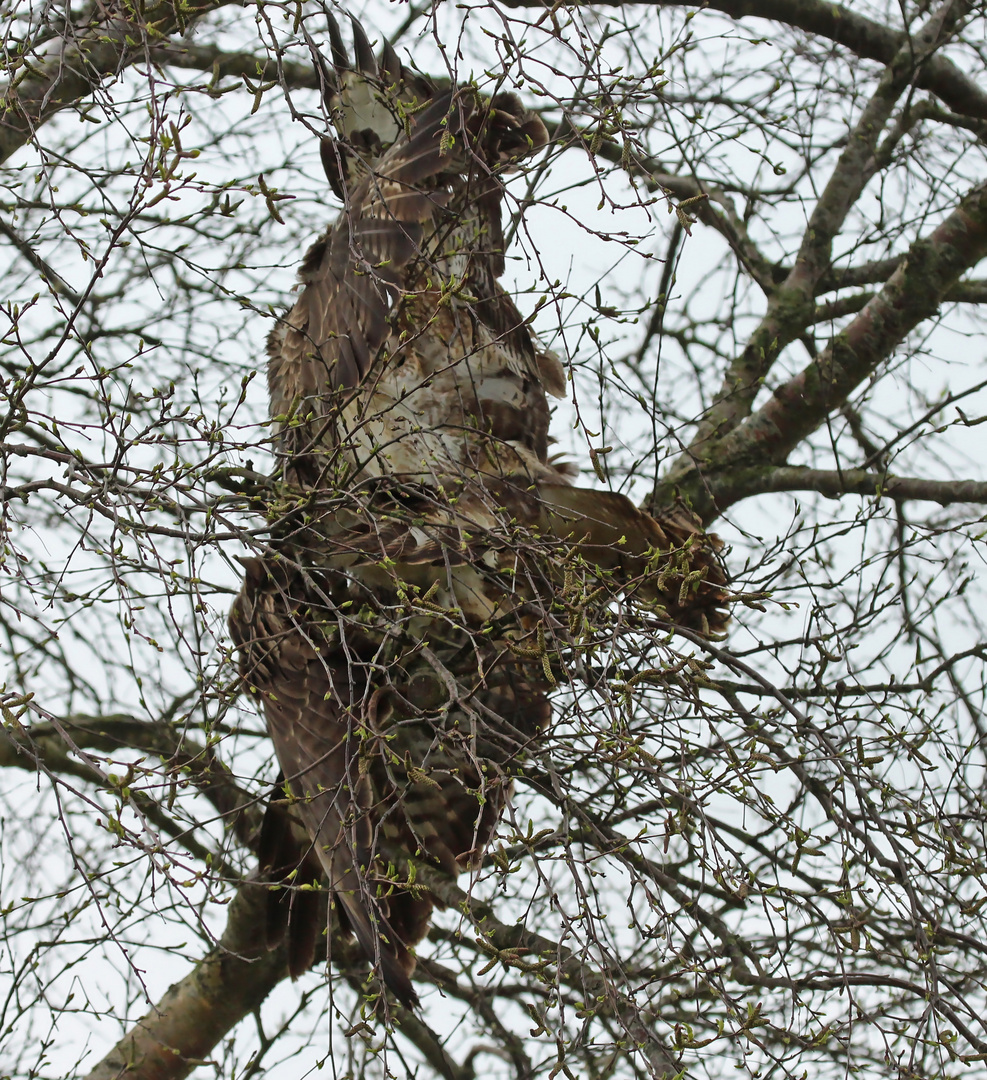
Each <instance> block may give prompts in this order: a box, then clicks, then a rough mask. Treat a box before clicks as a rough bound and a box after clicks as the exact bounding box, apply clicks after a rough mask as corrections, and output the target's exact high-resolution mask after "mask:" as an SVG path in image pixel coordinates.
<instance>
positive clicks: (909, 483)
mask: <svg viewBox="0 0 987 1080" xmlns="http://www.w3.org/2000/svg"><path fill="white" fill-rule="evenodd" d="M713 491H714V497H715V498H716V500H717V502H720V503H723V502H727V503H729V504H732V503H736V502H739V501H740V500H741V499H747V498H750V497H751V496H753V495H762V494H764V493H765V492H769V491H816V492H818V493H819V494H820V495H826V496H828V497H829V498H832V499H838V498H840V497H842V496H843V495H863V496H865V497H874V498H881V499H916V500H920V501H924V502H936V503H939V504H940V505H941V506H949V505H951V504H952V503H976V504H983V503H987V482H985V481H981V480H923V479H921V478H920V477H912V476H890V475H888V474H886V473H879V472H870V471H868V470H866V469H840V470H836V469H805V468H800V467H798V466H794V465H766V466H762V467H758V468H751V469H733V470H731V471H730V474H729V477H728V478H725V479H724V480H723V481H722V482H714V484H713Z"/></svg>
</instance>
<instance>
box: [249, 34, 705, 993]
mask: <svg viewBox="0 0 987 1080" xmlns="http://www.w3.org/2000/svg"><path fill="white" fill-rule="evenodd" d="M354 37H355V49H356V54H357V69H356V70H354V69H351V68H350V67H348V66H347V61H346V56H345V50H344V49H343V45H342V42H341V39H340V37H339V32H338V30H337V29H335V27H334V26H333V27H332V28H331V46H332V56H333V61H334V68H333V69H329V68H328V67H327V66H326V65H325V64H324V63H323V62H322V61H321V58H317V65H318V69H319V71H320V72H321V76H322V79H323V84H324V99H325V101H326V105H327V108H328V111H329V112H330V114H331V116H332V117H333V121H334V126H335V129H336V136H335V137H327V138H326V139H325V140H324V143H323V152H322V157H323V163H324V165H325V168H326V173H327V177H328V179H329V182H330V185H331V187H332V188H333V190H334V191H336V193H337V194H338V195H339V196H340V197H341V198H342V199H343V202H344V207H343V210H342V212H341V213H340V215H339V217H338V218H337V220H336V221H335V223H334V224H333V225H332V226H331V227H330V228H329V229H328V231H327V232H326V233H325V234H324V235H323V236H322V237H321V238H320V239H319V240H318V241H317V242H316V244H315V245H314V246H313V247H312V248H311V250H310V251H309V252H308V254H307V255H306V257H305V260H304V263H303V264H302V268H301V271H300V280H301V288H300V291H299V293H298V296H297V299H296V301H295V304H294V306H293V307H292V308H291V310H290V311H289V312H288V313H287V315H286V316H285V317H284V318H283V319H282V320H281V321H280V322H279V324H278V325H277V327H276V328H275V330H274V331H273V332H272V334H271V337H270V341H269V357H270V359H269V369H268V370H269V383H270V393H271V413H272V418H273V421H274V425H275V449H276V451H277V453H278V456H279V461H280V467H281V475H282V477H283V480H284V488H283V490H284V492H285V500H284V503H283V505H282V506H281V513H280V516H278V515H276V514H274V512H273V511H272V515H274V519H273V520H272V541H271V543H270V545H269V548H268V549H267V550H266V551H265V552H264V553H263V556H262V557H261V558H252V559H247V560H244V563H245V567H246V574H245V579H244V584H243V588H242V590H241V593H240V595H239V597H238V598H237V601H236V603H235V605H234V608H233V612H232V615H231V620H230V622H231V629H232V633H233V637H234V639H235V641H236V643H237V645H238V647H239V650H240V667H241V671H242V673H243V677H244V680H245V683H246V685H247V686H248V688H249V690H250V692H251V693H252V694H254V695H255V696H256V697H257V698H258V699H259V701H260V702H261V703H262V707H263V709H264V713H265V715H266V718H267V723H268V727H269V729H270V733H271V738H272V740H273V742H274V746H275V750H276V752H277V756H278V760H279V762H280V764H281V768H282V771H283V774H284V789H285V792H286V797H285V799H282V800H275V803H274V804H273V806H272V810H271V811H270V814H269V819H268V823H267V825H266V826H265V836H264V841H263V844H262V846H263V848H264V851H263V852H262V857H263V860H264V863H265V865H266V867H267V869H268V872H269V873H270V874H271V876H272V878H273V879H276V880H285V881H286V882H288V883H290V884H291V885H292V886H294V887H293V888H292V889H290V890H288V891H287V892H286V893H285V894H284V895H285V896H288V897H291V899H290V900H289V902H288V906H289V907H290V909H291V920H290V921H291V927H290V930H291V935H290V936H291V938H292V952H291V957H292V959H291V964H292V972H293V974H297V973H298V971H300V970H301V969H303V968H304V967H305V966H307V965H308V964H309V963H311V960H312V954H313V951H314V948H315V941H316V936H317V935H316V934H315V933H314V932H313V929H312V919H313V912H314V911H316V910H317V907H316V905H314V904H313V903H312V902H311V894H309V893H307V892H306V890H305V889H302V888H301V886H303V885H305V884H307V883H312V882H314V881H316V879H317V878H318V877H319V876H320V873H321V874H323V875H324V876H325V878H326V879H327V880H328V883H329V888H330V890H331V892H332V894H333V895H334V897H335V898H336V900H337V901H338V905H337V906H338V907H339V908H340V909H341V911H342V921H343V923H344V925H346V926H348V927H349V928H350V929H352V930H353V932H354V933H355V934H356V936H357V938H358V940H359V941H360V943H361V945H362V946H363V949H364V950H365V952H366V953H367V955H368V956H369V957H370V958H371V959H372V960H373V961H374V963H375V965H376V967H377V970H378V971H379V973H380V974H381V976H382V977H383V980H384V982H385V984H386V985H387V986H389V987H390V988H391V989H392V990H393V991H394V992H395V993H396V994H397V995H398V997H399V998H401V999H402V1000H404V1001H405V1002H406V1003H411V1002H413V1001H414V1000H415V995H414V991H413V989H412V985H411V973H412V970H413V967H414V958H413V956H412V954H411V952H410V951H409V950H410V949H411V948H412V947H413V946H414V945H415V944H416V943H417V942H418V941H419V940H420V939H421V938H422V936H423V935H424V934H425V932H426V930H427V927H428V920H429V916H430V914H431V911H432V907H433V902H434V901H433V898H432V897H431V896H430V895H429V894H428V893H427V892H424V891H423V890H421V889H420V888H416V889H408V888H401V886H400V884H397V885H395V882H396V881H397V882H400V880H402V879H404V880H406V875H407V872H408V871H407V867H406V866H402V865H401V855H402V853H404V854H407V855H411V856H413V857H417V858H420V859H424V860H426V861H429V862H432V863H433V864H435V865H436V866H438V867H441V868H442V869H444V870H445V871H446V872H448V873H449V874H452V875H455V874H456V873H458V872H459V871H461V870H463V869H467V868H470V867H473V866H475V865H476V864H477V863H478V861H479V859H480V858H481V856H482V854H483V851H484V849H485V848H486V846H487V844H488V843H489V841H490V838H491V836H492V835H493V832H494V830H495V828H496V826H497V822H498V820H499V818H500V815H501V812H502V810H503V807H504V804H505V801H506V799H507V797H508V793H509V790H510V783H511V775H512V773H514V772H516V771H517V768H518V766H519V764H520V763H521V762H522V761H523V759H524V756H525V754H526V752H527V751H528V750H529V748H530V746H531V744H532V742H533V741H534V740H535V739H536V738H537V736H538V733H539V732H540V731H541V730H542V729H543V727H544V725H545V724H546V723H547V722H548V720H549V718H550V715H551V710H550V704H549V693H550V691H551V690H552V687H553V686H554V684H555V682H556V681H557V679H559V678H562V677H564V671H563V669H562V668H561V667H560V659H559V658H560V656H561V655H562V653H563V652H564V650H565V648H566V636H565V628H564V622H560V619H559V617H558V614H557V612H558V611H559V610H562V609H561V608H560V607H559V605H558V603H556V604H555V607H554V609H553V602H554V601H556V599H557V595H558V593H559V590H561V588H562V584H563V579H565V581H566V583H567V584H566V588H567V589H568V588H571V587H572V580H573V578H576V579H579V580H582V581H586V582H588V583H589V584H588V586H587V588H588V589H591V588H594V587H596V586H597V585H598V584H600V583H603V584H605V585H606V584H609V586H610V588H611V589H612V590H613V592H620V591H623V592H636V593H637V595H639V596H641V597H642V598H644V599H647V600H650V601H657V602H660V603H661V604H663V605H664V608H665V610H666V611H667V615H668V618H669V619H670V620H671V621H672V622H674V623H676V624H678V625H683V626H688V627H690V628H692V629H695V630H698V631H699V632H702V633H717V632H719V631H721V630H722V628H723V626H724V623H725V613H724V609H723V605H724V601H725V592H724V585H725V579H724V577H723V574H722V571H721V569H720V566H719V564H718V562H717V560H716V558H715V554H714V551H715V548H716V546H717V545H716V542H715V541H711V540H710V538H708V537H704V536H703V534H702V533H701V531H700V530H699V528H698V527H697V525H696V524H695V523H694V521H692V520H691V516H690V515H689V514H688V513H687V512H686V511H685V510H683V509H682V508H672V509H670V510H669V512H668V513H667V514H665V515H660V516H659V517H658V518H657V519H656V518H653V517H650V516H648V515H647V514H644V513H643V512H641V511H640V510H638V509H636V508H635V507H634V506H633V505H632V504H631V503H630V502H629V501H628V500H627V499H626V498H624V497H623V496H621V495H616V494H614V493H611V492H599V491H591V490H588V489H580V488H575V487H572V486H571V481H570V475H569V471H568V470H567V469H565V468H561V467H559V466H558V465H557V464H555V463H553V461H552V460H551V459H550V458H549V454H548V444H549V440H548V424H549V404H548V398H549V396H561V395H562V394H563V393H564V392H565V386H566V383H565V377H564V371H563V369H562V366H561V364H560V362H559V360H558V358H557V357H555V356H554V355H553V354H552V353H549V352H547V351H546V350H545V349H543V348H542V347H541V346H540V345H539V343H538V342H537V341H536V339H535V338H534V337H533V336H532V334H531V332H530V330H529V328H528V325H527V323H526V322H525V320H524V319H523V318H522V316H521V314H520V313H519V312H518V310H517V307H516V306H515V304H514V302H513V300H512V299H511V298H510V296H508V295H507V293H506V292H505V291H504V290H503V288H502V287H501V285H500V284H499V282H498V278H499V276H500V275H501V273H502V271H503V266H504V255H503V231H502V226H501V202H502V199H503V187H502V182H501V179H500V176H501V174H502V173H503V172H504V170H505V169H509V168H510V167H512V166H513V165H514V164H515V163H516V162H518V161H520V160H521V159H523V158H524V157H527V156H529V155H531V154H533V153H535V152H536V151H538V150H539V149H541V148H542V147H543V146H544V145H545V143H546V141H547V132H546V130H545V128H544V125H543V124H542V123H541V121H540V120H539V119H538V118H537V117H536V116H534V115H533V114H532V113H530V112H528V111H526V110H525V109H524V108H523V107H522V105H521V104H520V102H519V101H518V99H517V98H516V97H515V96H514V95H512V94H498V95H496V96H495V97H494V98H493V99H492V100H487V99H484V98H482V97H480V96H479V95H478V94H476V93H475V92H474V91H473V90H472V89H471V88H458V89H450V90H445V91H441V92H439V91H436V90H434V89H433V87H432V84H431V83H430V82H429V81H428V80H425V79H423V78H422V77H420V76H413V75H411V74H410V73H409V72H408V71H407V70H406V69H405V68H403V67H402V66H401V65H400V63H399V62H398V60H397V58H396V57H395V55H394V54H393V51H391V50H389V49H385V50H384V53H383V54H382V56H381V58H380V61H379V63H378V62H377V61H375V60H374V58H373V54H372V51H371V49H370V46H369V43H368V42H367V40H366V38H365V35H363V32H362V30H360V29H359V27H358V26H355V27H354ZM313 50H314V46H313ZM604 595H606V590H604ZM611 595H612V593H611ZM603 602H604V603H605V602H606V601H605V599H604V601H603ZM563 606H564V605H563ZM553 611H554V613H553ZM306 838H308V840H309V841H310V844H309V843H308V842H307V841H306ZM293 872H294V873H293ZM292 873H293V876H292ZM283 907H284V905H283V906H282V909H283Z"/></svg>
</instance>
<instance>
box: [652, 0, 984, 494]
mask: <svg viewBox="0 0 987 1080" xmlns="http://www.w3.org/2000/svg"><path fill="white" fill-rule="evenodd" d="M964 10H965V4H962V3H960V0H946V2H945V3H943V4H941V5H940V7H939V8H938V9H937V11H936V13H935V14H934V15H933V16H932V17H931V18H930V19H929V20H928V22H927V23H926V25H925V26H924V27H923V29H922V32H921V34H920V35H918V37H917V39H916V40H912V39H908V40H907V41H905V42H904V43H903V44H902V46H901V48H900V49H899V50H898V52H897V53H896V54H895V56H894V57H893V59H892V61H891V63H890V64H889V65H888V67H887V68H886V70H885V72H884V74H883V76H882V77H881V79H880V81H879V83H878V85H877V88H876V89H875V91H874V93H873V95H872V96H871V98H870V100H869V101H868V103H867V105H866V106H865V108H864V109H863V111H862V112H861V114H860V116H859V118H858V119H857V122H856V124H855V125H854V128H853V131H851V133H850V135H849V137H848V139H847V143H846V146H845V148H844V150H843V152H842V153H841V154H840V157H839V160H838V161H837V163H836V166H835V167H834V169H833V171H832V174H831V175H830V177H829V180H828V181H827V183H826V186H825V188H824V189H823V191H822V193H821V195H820V196H819V199H818V201H817V202H816V205H815V206H814V208H813V210H812V214H811V215H810V218H809V221H808V224H807V226H806V229H805V232H804V234H803V238H802V243H801V245H800V248H799V253H798V256H797V257H796V260H795V264H794V266H793V267H792V269H791V272H790V273H789V274H788V277H787V278H786V280H785V282H784V283H783V284H782V285H781V286H780V287H779V288H778V289H777V290H775V291H774V292H773V293H771V295H770V296H769V301H768V309H767V311H766V312H765V315H764V318H763V319H762V320H761V323H760V325H759V326H758V327H757V329H756V330H755V331H754V333H753V334H752V335H751V338H750V340H749V342H748V344H747V346H746V348H745V349H744V350H743V351H742V352H741V353H740V355H739V356H738V357H737V358H736V360H735V361H734V362H733V363H732V364H731V365H730V368H729V369H728V371H727V373H726V375H725V377H724V380H723V385H722V387H721V389H720V392H719V394H718V395H717V398H716V400H715V401H714V402H713V405H712V406H711V407H710V409H709V410H708V412H707V414H706V416H705V417H704V418H703V420H702V422H701V423H700V424H699V425H698V427H697V429H696V433H695V436H694V438H693V440H692V443H691V445H690V447H689V450H688V452H687V453H685V454H683V455H682V456H681V457H680V458H679V460H678V461H677V462H676V463H675V465H673V466H672V468H671V470H670V471H669V480H672V481H674V480H676V479H678V478H680V477H682V476H683V475H685V474H686V473H688V472H689V471H690V469H691V468H692V461H693V460H694V458H695V457H696V456H698V455H702V456H705V453H706V447H707V444H708V443H709V442H710V441H712V440H714V439H717V438H720V437H722V436H724V435H726V433H727V432H729V431H731V430H732V429H734V428H735V427H736V426H737V425H738V424H739V423H741V422H742V421H743V420H744V418H745V417H747V416H748V415H749V414H750V409H751V407H752V405H753V403H754V399H755V397H756V396H757V394H758V391H759V390H760V388H761V385H762V383H763V380H764V377H765V375H766V374H767V373H768V372H769V371H770V370H771V367H772V365H773V364H774V362H775V360H776V359H777V358H778V356H780V355H781V353H782V351H783V350H784V348H785V347H786V346H787V345H788V344H790V343H791V342H792V341H794V340H796V338H798V336H799V335H800V334H801V333H802V332H803V331H804V330H805V328H806V327H807V326H809V325H811V324H812V321H813V311H814V305H813V302H812V301H813V297H814V296H815V294H816V291H817V288H818V283H819V280H820V279H821V278H822V276H823V274H824V273H826V271H827V270H828V269H829V266H830V262H831V255H832V247H833V241H834V239H835V238H836V236H837V235H838V234H839V232H840V230H841V228H842V227H843V223H844V222H845V220H846V216H847V214H848V213H849V212H850V209H851V208H852V207H853V205H854V204H855V203H856V201H857V200H858V199H859V198H860V196H861V194H862V193H863V191H864V189H865V188H866V186H867V184H868V183H869V181H870V179H871V177H872V176H873V175H874V173H875V172H876V171H877V168H878V166H877V154H878V142H879V140H880V138H881V134H882V132H883V131H884V128H885V126H886V125H887V123H888V120H889V119H890V117H891V113H892V110H893V109H894V106H895V103H896V102H897V101H898V99H899V98H900V97H901V95H902V94H903V93H904V92H905V90H906V89H907V87H908V86H909V84H910V83H911V82H912V81H913V79H914V77H915V74H916V72H917V71H918V69H919V68H920V67H921V65H922V64H923V63H925V62H926V61H927V60H928V59H929V58H930V57H931V56H932V54H933V53H934V51H935V50H936V49H938V48H939V47H941V46H942V45H943V44H944V43H945V42H946V41H948V40H949V37H950V34H951V33H952V30H953V28H954V27H955V24H956V20H957V19H958V17H959V16H960V14H961V13H962V11H964Z"/></svg>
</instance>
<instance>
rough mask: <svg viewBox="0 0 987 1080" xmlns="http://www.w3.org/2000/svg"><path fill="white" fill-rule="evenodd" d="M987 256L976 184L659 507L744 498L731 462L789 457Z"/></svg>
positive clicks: (705, 509)
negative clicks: (679, 499)
mask: <svg viewBox="0 0 987 1080" xmlns="http://www.w3.org/2000/svg"><path fill="white" fill-rule="evenodd" d="M985 255H987V185H982V186H980V187H978V188H975V189H974V190H973V191H972V192H971V193H970V194H969V195H967V196H966V198H964V199H963V201H962V202H961V203H960V205H959V206H958V207H957V208H956V209H955V210H954V211H953V212H952V213H951V214H950V215H949V217H948V218H947V219H946V220H945V221H944V222H943V223H942V224H941V225H940V226H939V227H938V228H937V229H935V230H934V231H933V232H932V233H931V235H929V236H928V237H924V238H921V239H919V240H916V241H915V243H913V244H912V246H911V248H910V249H909V252H908V255H907V257H906V258H905V259H903V260H902V261H901V263H900V264H899V266H898V269H897V270H895V272H894V274H892V276H891V278H890V279H889V281H888V283H887V284H886V285H885V287H884V288H883V289H882V290H881V292H880V293H878V295H877V296H875V297H874V298H873V299H872V300H871V301H870V302H869V303H868V304H867V306H866V307H865V308H864V310H863V311H862V312H861V313H860V314H859V315H858V316H857V317H856V318H855V319H854V320H853V322H851V323H850V325H849V326H848V327H847V328H846V330H845V331H844V332H843V333H841V334H839V335H838V336H837V337H836V338H834V339H833V340H832V341H831V342H830V343H829V345H827V347H826V348H825V349H824V350H823V351H822V352H821V353H820V354H819V355H818V356H817V357H816V358H815V359H814V360H813V361H812V363H811V364H809V366H808V367H806V368H804V369H803V370H802V371H801V372H800V373H799V374H798V375H796V376H795V377H794V378H792V379H789V380H788V381H787V382H786V383H784V384H783V385H782V386H779V387H778V389H777V390H775V392H774V394H773V395H772V396H771V398H770V399H769V400H768V401H767V402H765V404H764V405H763V406H762V407H761V408H760V409H759V410H758V411H757V412H756V413H754V414H753V415H752V416H750V417H749V418H748V419H747V420H746V421H744V423H742V424H741V425H740V426H739V427H737V428H735V429H734V430H733V431H731V432H730V433H729V434H728V435H726V436H725V437H724V438H723V439H721V440H720V441H719V442H717V443H714V444H712V446H709V447H708V448H707V450H706V453H705V461H704V463H703V464H702V467H701V471H702V476H701V477H700V475H699V473H700V466H699V463H698V462H697V461H696V460H695V459H693V461H692V464H691V468H690V469H688V470H683V471H681V472H678V475H677V476H674V477H673V476H672V475H671V474H670V475H669V477H668V478H666V479H665V480H663V481H661V482H660V483H659V484H658V485H657V487H656V490H655V494H654V498H655V500H657V502H656V505H664V502H662V500H670V499H672V498H674V495H675V492H676V491H679V492H682V493H683V494H685V495H687V497H688V498H689V499H690V500H691V502H692V505H693V508H694V509H695V510H696V512H697V513H699V514H700V516H701V517H702V518H703V519H704V520H705V521H707V522H708V521H711V520H713V518H714V517H716V515H717V514H718V513H720V512H722V511H723V510H724V509H726V507H728V506H730V505H732V504H733V502H735V501H736V498H737V497H739V496H737V495H736V493H735V491H734V484H733V482H732V481H731V479H730V477H729V470H730V468H731V467H734V466H737V465H741V464H743V463H744V462H747V461H751V460H753V459H757V460H759V461H761V462H768V461H773V462H776V463H778V464H780V463H781V462H783V461H784V460H785V458H787V456H788V455H789V453H791V451H792V450H793V449H794V448H795V447H796V446H797V445H798V444H799V443H800V442H801V441H802V440H803V439H804V438H806V437H807V436H808V435H810V434H811V433H812V432H813V431H815V430H816V428H817V427H819V425H820V424H821V423H822V422H823V421H824V420H825V418H826V416H827V415H828V414H829V413H830V412H832V411H833V410H834V409H836V408H839V407H840V406H841V405H842V404H843V403H844V401H845V400H846V398H847V397H848V395H849V394H850V393H851V391H853V389H854V388H855V387H857V386H858V385H859V384H860V383H861V382H862V381H863V380H864V379H866V378H867V377H868V376H869V375H871V374H872V373H873V372H874V371H875V370H876V369H877V368H878V366H879V365H880V364H881V363H882V362H883V361H884V360H885V359H886V358H887V357H888V356H889V355H890V354H891V352H892V351H893V350H894V349H895V348H896V347H897V346H898V345H899V344H900V343H901V342H902V341H903V340H904V338H905V336H906V335H907V334H908V333H910V332H911V331H912V330H913V329H914V328H915V327H916V326H917V325H918V324H919V323H920V322H922V321H923V320H925V319H928V318H930V317H931V316H932V315H934V314H935V312H936V311H937V310H938V308H939V305H940V304H941V303H942V299H943V297H944V296H945V295H946V294H947V293H948V292H949V290H950V289H951V288H952V287H953V286H954V285H955V284H956V283H957V280H958V279H959V277H960V275H961V274H962V273H964V272H965V271H966V270H968V269H969V268H970V267H972V266H974V265H976V263H978V262H979V261H980V260H981V259H982V258H984V256H985Z"/></svg>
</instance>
